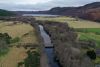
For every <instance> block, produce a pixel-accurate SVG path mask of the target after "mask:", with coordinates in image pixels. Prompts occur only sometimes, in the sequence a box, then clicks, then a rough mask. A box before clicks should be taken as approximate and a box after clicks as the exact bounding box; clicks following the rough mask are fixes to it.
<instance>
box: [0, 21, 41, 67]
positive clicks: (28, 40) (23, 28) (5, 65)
mask: <svg viewBox="0 0 100 67" xmlns="http://www.w3.org/2000/svg"><path fill="white" fill-rule="evenodd" d="M0 33H8V34H9V35H10V36H11V37H12V38H13V39H14V38H18V39H19V40H18V42H17V43H12V44H11V45H13V47H9V51H8V53H7V54H5V55H4V56H1V57H0V67H18V63H19V62H23V61H24V59H25V58H26V57H27V54H26V52H27V51H28V50H29V49H25V48H24V47H19V48H18V47H16V46H14V45H19V44H20V45H27V44H31V45H33V46H34V45H38V44H39V41H38V37H37V34H36V30H35V28H34V27H32V26H31V25H29V24H25V23H17V24H14V23H13V21H10V22H7V21H0ZM37 49H38V48H36V49H33V50H37Z"/></svg>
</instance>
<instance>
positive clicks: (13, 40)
mask: <svg viewBox="0 0 100 67" xmlns="http://www.w3.org/2000/svg"><path fill="white" fill-rule="evenodd" d="M19 41H20V38H19V37H15V38H14V39H12V40H11V43H17V42H19Z"/></svg>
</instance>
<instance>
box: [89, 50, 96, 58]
mask: <svg viewBox="0 0 100 67" xmlns="http://www.w3.org/2000/svg"><path fill="white" fill-rule="evenodd" d="M87 56H88V57H90V58H91V59H92V60H95V59H96V53H95V51H94V50H89V51H87Z"/></svg>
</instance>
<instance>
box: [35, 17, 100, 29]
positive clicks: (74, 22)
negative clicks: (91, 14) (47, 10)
mask: <svg viewBox="0 0 100 67" xmlns="http://www.w3.org/2000/svg"><path fill="white" fill-rule="evenodd" d="M35 18H36V19H37V20H43V21H44V20H48V21H57V22H64V23H68V24H69V26H70V27H73V28H100V23H97V22H94V21H88V20H82V19H78V18H72V17H66V16H61V17H35Z"/></svg>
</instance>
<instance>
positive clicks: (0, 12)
mask: <svg viewBox="0 0 100 67" xmlns="http://www.w3.org/2000/svg"><path fill="white" fill-rule="evenodd" d="M14 15H16V14H15V13H14V12H11V11H7V10H2V9H0V16H14Z"/></svg>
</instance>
